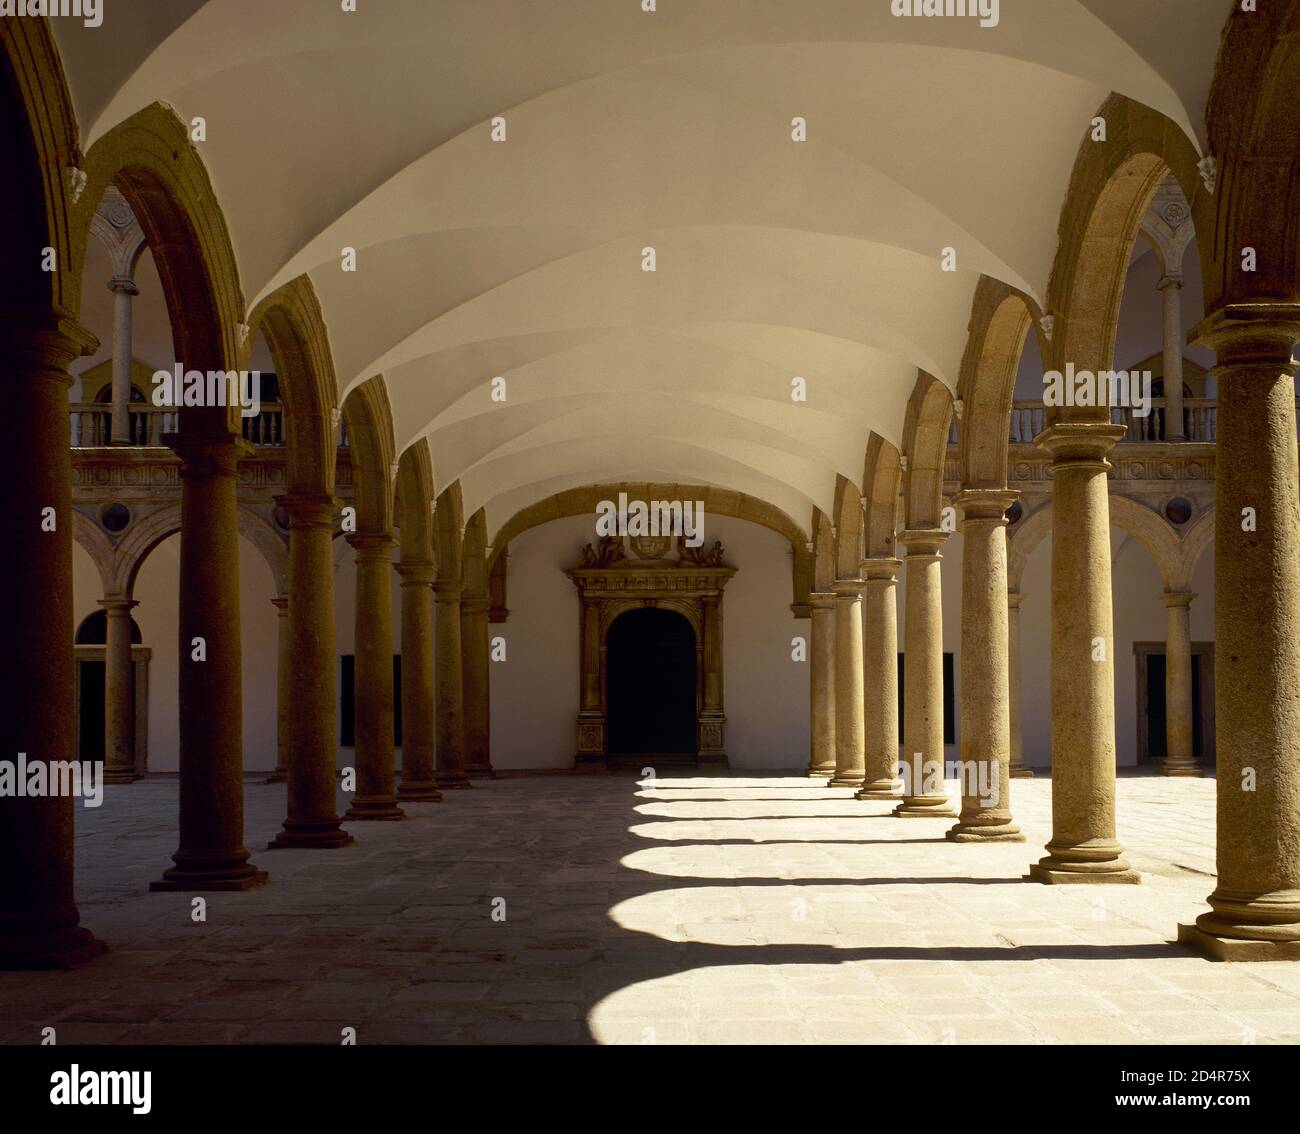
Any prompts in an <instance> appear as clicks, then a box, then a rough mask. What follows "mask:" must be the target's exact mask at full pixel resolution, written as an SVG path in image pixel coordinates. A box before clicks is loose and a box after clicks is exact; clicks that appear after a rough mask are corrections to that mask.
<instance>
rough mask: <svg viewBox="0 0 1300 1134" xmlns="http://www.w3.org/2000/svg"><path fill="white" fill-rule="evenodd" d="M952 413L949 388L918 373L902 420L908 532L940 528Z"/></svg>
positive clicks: (904, 507) (905, 511)
mask: <svg viewBox="0 0 1300 1134" xmlns="http://www.w3.org/2000/svg"><path fill="white" fill-rule="evenodd" d="M952 411H953V404H952V394H951V392H950V391H949V390H948V387H947V386H945V385H944V384H943V383H942V382H940V381H939V380H938V379H937V378H934V377H932V376H931V375H929V374H926V373H925V372H924V371H922V372H920V373H919V374H918V375H917V379H916V388H915V389H914V390H913V391H912V397H911V399H910V400H909V401H908V403H907V415H906V417H905V418H904V421H903V455H904V456H905V457H906V458H907V463H906V466H905V467H904V470H903V518H904V523H905V525H906V526H907V528H908V529H909V530H916V529H921V528H937V527H939V521H940V518H941V517H942V514H943V482H944V472H945V466H946V463H947V459H948V434H949V430H950V428H951V425H952Z"/></svg>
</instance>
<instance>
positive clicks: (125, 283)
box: [108, 276, 140, 296]
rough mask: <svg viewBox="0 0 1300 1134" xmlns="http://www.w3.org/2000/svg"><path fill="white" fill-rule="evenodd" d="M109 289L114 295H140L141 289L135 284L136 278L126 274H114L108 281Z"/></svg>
mask: <svg viewBox="0 0 1300 1134" xmlns="http://www.w3.org/2000/svg"><path fill="white" fill-rule="evenodd" d="M108 290H109V291H111V292H112V293H113V294H114V295H131V296H135V295H139V294H140V289H139V288H138V287H136V286H135V280H133V279H129V278H128V277H126V276H114V277H113V278H112V279H111V280H109V281H108Z"/></svg>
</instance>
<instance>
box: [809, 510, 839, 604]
mask: <svg viewBox="0 0 1300 1134" xmlns="http://www.w3.org/2000/svg"><path fill="white" fill-rule="evenodd" d="M812 531H813V538H812V555H813V589H814V590H815V591H816V592H817V593H818V594H823V595H826V594H830V593H831V584H833V583H834V582H835V529H834V528H833V527H831V521H830V518H829V517H828V516H827V515H826V513H825V512H823V511H822V510H821V509H820V508H814V509H813V515H812Z"/></svg>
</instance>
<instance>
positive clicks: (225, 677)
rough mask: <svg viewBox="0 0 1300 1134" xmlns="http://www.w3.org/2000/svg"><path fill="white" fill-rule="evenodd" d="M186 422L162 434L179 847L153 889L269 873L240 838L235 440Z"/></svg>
mask: <svg viewBox="0 0 1300 1134" xmlns="http://www.w3.org/2000/svg"><path fill="white" fill-rule="evenodd" d="M198 423H199V419H198V418H197V417H196V418H195V419H194V420H193V422H192V423H191V422H190V421H189V420H188V419H187V421H186V422H184V423H182V432H180V433H176V434H172V435H171V436H169V437H168V444H169V445H170V446H171V448H172V449H174V450H175V451H176V454H177V456H179V457H180V459H181V469H180V478H181V570H180V592H181V604H180V681H179V686H180V693H179V712H180V779H181V783H180V846H179V848H178V849H177V851H176V853H175V854H174V855H172V859H173V861H174V862H175V863H176V865H175V866H173V867H171V868H170V869H168V870H165V871H164V872H163V876H162V878H161V879H160V880H158V881H157V882H154V883H153V884H152V886H151V889H154V890H182V891H185V892H186V893H190V892H194V891H198V890H245V889H248V888H249V887H251V886H257V885H260V884H261V883H263V882H265V881H266V879H267V876H266V872H265V871H262V870H259V869H258V868H257V867H256V866H254V865H253V863H252V862H250V861H249V854H248V850H247V849H246V848H245V846H244V745H243V717H244V713H243V679H242V674H241V663H242V656H241V652H240V634H239V523H238V518H237V517H238V512H237V507H236V499H235V491H236V488H237V486H238V477H237V475H236V469H237V468H238V465H239V461H240V459H241V458H242V457H244V456H245V455H246V454H247V453H249V452H250V451H251V448H252V447H251V446H250V445H249V444H248V443H247V442H246V441H244V440H243V439H242V438H239V437H236V436H234V435H232V434H229V433H219V432H213V433H205V432H204V431H203V430H202V429H201V428H200V429H195V428H193V425H196V424H198Z"/></svg>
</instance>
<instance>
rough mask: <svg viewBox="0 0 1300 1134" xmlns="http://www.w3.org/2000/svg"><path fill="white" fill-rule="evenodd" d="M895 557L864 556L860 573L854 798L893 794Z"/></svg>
mask: <svg viewBox="0 0 1300 1134" xmlns="http://www.w3.org/2000/svg"><path fill="white" fill-rule="evenodd" d="M900 567H902V563H901V562H899V560H897V559H865V560H863V562H862V574H863V575H864V576H865V577H866V590H865V591H864V593H863V600H862V621H863V654H864V662H863V674H862V677H863V680H862V685H863V689H864V691H865V697H866V700H865V706H864V707H865V713H864V715H865V717H866V754H865V769H864V775H863V779H862V789H861V790H860V791H859V792H858V794H857V797H856V798H858V799H897V798H898V796H899V793H900V790H901V788H902V781H901V780H900V779H899V777H898V570H899V568H900Z"/></svg>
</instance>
